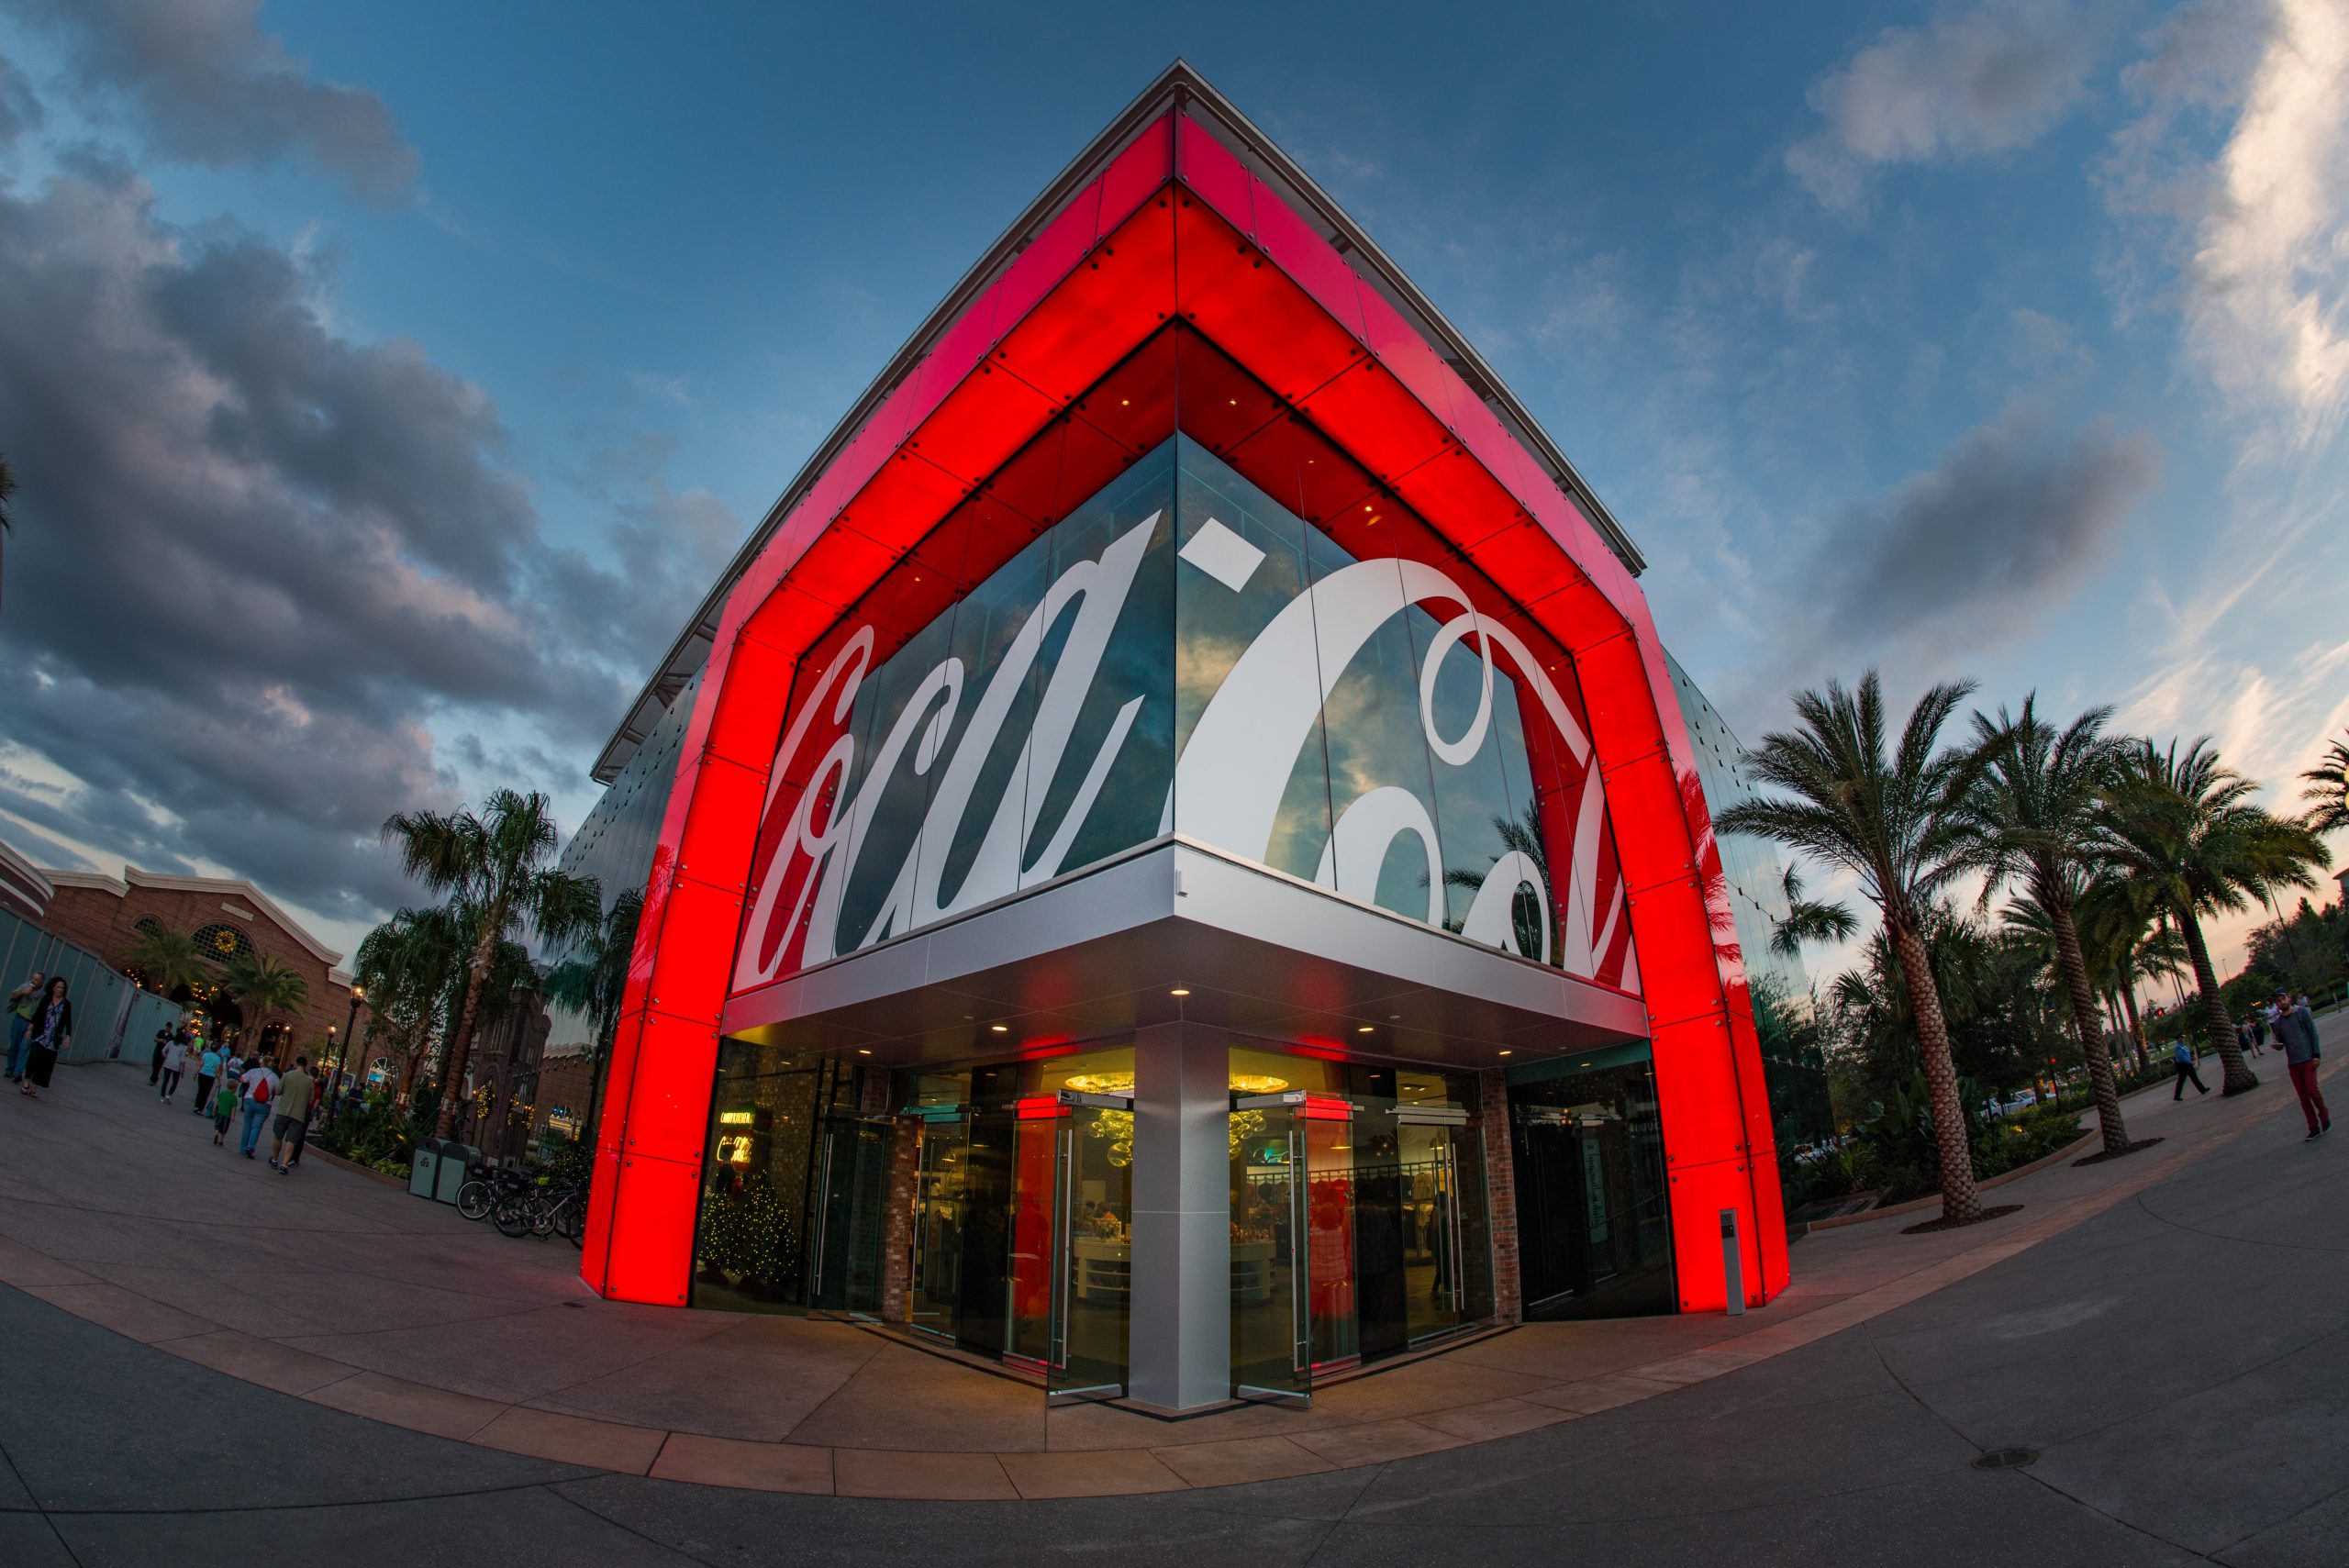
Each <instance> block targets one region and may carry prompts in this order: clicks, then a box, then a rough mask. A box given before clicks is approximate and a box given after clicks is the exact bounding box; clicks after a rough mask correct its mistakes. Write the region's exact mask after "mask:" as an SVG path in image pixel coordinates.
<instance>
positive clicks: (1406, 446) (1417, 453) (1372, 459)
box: [1298, 360, 1446, 484]
mask: <svg viewBox="0 0 2349 1568" xmlns="http://www.w3.org/2000/svg"><path fill="white" fill-rule="evenodd" d="M1298 406H1300V407H1302V408H1303V409H1304V410H1305V416H1306V417H1307V418H1308V419H1310V420H1312V421H1313V422H1314V423H1315V424H1317V425H1319V426H1320V427H1321V428H1322V429H1324V430H1326V431H1328V432H1329V433H1330V439H1332V440H1334V441H1336V442H1337V443H1338V444H1339V445H1340V446H1341V447H1344V448H1345V449H1346V450H1348V451H1351V452H1353V454H1354V456H1355V457H1356V458H1357V459H1360V460H1362V461H1364V462H1366V463H1367V464H1368V466H1369V468H1370V471H1371V474H1372V477H1374V478H1375V479H1377V480H1378V481H1379V482H1380V483H1381V484H1384V483H1386V481H1388V480H1390V479H1392V478H1393V477H1394V476H1396V475H1397V474H1400V473H1408V472H1410V471H1411V470H1412V469H1414V468H1417V467H1418V466H1419V464H1421V463H1423V462H1427V460H1428V459H1430V458H1431V457H1433V456H1434V455H1435V454H1436V453H1437V452H1439V451H1441V450H1442V449H1443V445H1444V441H1445V439H1446V438H1445V433H1444V428H1443V426H1442V424H1440V423H1439V422H1438V421H1437V420H1436V418H1435V417H1434V416H1433V415H1431V414H1430V413H1429V412H1428V411H1427V410H1426V409H1425V408H1422V407H1420V406H1419V405H1418V404H1417V403H1414V402H1413V401H1411V399H1410V398H1408V397H1407V396H1404V395H1402V388H1401V387H1400V386H1399V385H1398V384H1397V382H1396V380H1395V378H1394V376H1393V375H1391V374H1389V373H1388V372H1387V370H1386V367H1385V366H1384V365H1381V364H1378V363H1377V362H1376V361H1371V360H1361V361H1356V362H1355V365H1354V367H1353V369H1352V370H1350V371H1348V372H1347V373H1345V374H1343V375H1341V376H1338V377H1336V378H1334V379H1332V380H1330V382H1327V383H1325V384H1323V385H1321V386H1319V387H1317V388H1315V389H1314V390H1313V391H1312V392H1311V393H1308V395H1306V396H1305V397H1304V398H1302V399H1300V400H1299V404H1298Z"/></svg>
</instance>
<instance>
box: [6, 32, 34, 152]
mask: <svg viewBox="0 0 2349 1568" xmlns="http://www.w3.org/2000/svg"><path fill="white" fill-rule="evenodd" d="M39 124H40V105H39V102H38V101H37V100H36V99H35V98H34V97H33V95H32V89H31V88H30V87H28V86H27V85H26V83H25V73H24V72H21V71H19V70H17V68H16V66H15V65H14V64H13V63H11V62H10V61H9V59H8V57H7V56H6V55H5V54H0V157H5V156H6V153H7V151H8V150H9V149H10V148H12V147H14V146H15V145H16V144H17V140H18V139H19V138H21V137H22V136H23V135H24V134H25V132H27V131H28V130H30V129H32V128H34V127H35V126H38V125H39Z"/></svg>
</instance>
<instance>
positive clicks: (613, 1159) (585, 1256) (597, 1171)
mask: <svg viewBox="0 0 2349 1568" xmlns="http://www.w3.org/2000/svg"><path fill="white" fill-rule="evenodd" d="M619 1170H620V1157H619V1155H618V1154H617V1153H615V1152H613V1151H608V1150H601V1151H597V1153H596V1163H595V1168H594V1172H593V1173H592V1175H591V1177H590V1179H589V1181H588V1184H587V1225H586V1234H585V1237H584V1240H583V1241H582V1244H581V1248H580V1256H579V1275H580V1277H581V1278H582V1279H584V1280H585V1281H586V1282H587V1288H588V1289H590V1290H592V1291H595V1292H596V1294H597V1295H599V1296H600V1295H602V1294H603V1290H604V1283H605V1282H604V1266H605V1263H606V1262H607V1260H608V1259H609V1258H610V1256H611V1245H612V1198H613V1195H615V1194H617V1193H618V1191H619Z"/></svg>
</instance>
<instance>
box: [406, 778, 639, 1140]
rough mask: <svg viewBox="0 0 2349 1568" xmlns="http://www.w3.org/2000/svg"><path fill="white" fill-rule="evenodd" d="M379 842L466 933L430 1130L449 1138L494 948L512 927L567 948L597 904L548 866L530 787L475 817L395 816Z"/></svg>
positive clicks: (548, 851) (583, 887)
mask: <svg viewBox="0 0 2349 1568" xmlns="http://www.w3.org/2000/svg"><path fill="white" fill-rule="evenodd" d="M384 842H386V843H390V844H396V845H397V846H398V848H399V851H400V864H401V866H402V868H403V869H404V870H406V873H408V875H410V876H412V877H415V878H416V879H417V881H419V882H421V883H423V884H425V885H426V886H428V887H429V888H431V889H432V890H433V891H434V892H436V893H440V894H445V895H451V901H452V902H453V903H454V904H455V905H456V906H457V907H458V908H459V909H460V910H462V912H463V915H464V917H465V918H466V919H467V921H468V923H469V925H470V927H471V929H470V930H469V931H468V932H467V935H468V937H469V938H470V940H469V942H468V944H467V947H468V951H467V956H466V960H465V985H464V999H463V1001H462V1004H461V1005H460V1006H459V1008H458V1011H457V1027H456V1028H455V1029H453V1030H452V1031H451V1033H450V1036H449V1046H448V1055H447V1064H446V1066H445V1067H444V1068H443V1069H442V1072H441V1074H440V1083H441V1089H442V1093H441V1095H440V1115H439V1118H438V1121H439V1126H438V1127H437V1128H436V1129H435V1130H436V1132H437V1133H438V1135H439V1136H440V1137H442V1138H447V1137H448V1136H450V1134H451V1131H452V1130H453V1129H454V1128H455V1126H456V1117H457V1105H456V1096H455V1095H454V1094H453V1092H452V1091H453V1090H454V1089H455V1088H456V1086H457V1085H459V1084H462V1083H463V1081H464V1074H465V1058H466V1056H467V1055H468V1054H469V1053H470V1052H471V1051H472V1050H473V1033H474V1030H475V1029H478V1028H479V1027H480V1023H481V1008H482V995H483V993H484V991H485V990H486V989H487V988H488V985H489V980H490V972H491V970H492V969H493V968H494V967H495V964H496V962H497V957H498V946H499V944H500V943H502V942H505V941H507V940H509V939H510V937H511V935H512V934H513V933H514V932H515V931H517V930H529V931H533V932H535V933H536V934H537V936H538V937H539V939H540V940H541V941H543V942H551V943H552V942H564V941H569V940H572V939H573V938H574V937H577V936H580V935H583V934H584V933H585V932H586V931H587V930H589V929H592V928H593V927H594V925H595V923H596V920H597V919H599V918H600V917H602V914H603V905H602V900H601V898H600V896H599V895H598V894H597V891H596V883H595V880H594V879H593V878H591V877H577V876H572V875H570V874H569V873H564V872H561V871H557V870H555V869H554V868H553V867H551V866H550V865H548V864H546V863H545V862H547V861H548V860H550V859H551V857H552V856H553V854H554V848H555V826H554V816H553V810H552V807H551V805H550V804H549V802H548V800H547V797H546V796H545V795H543V794H540V792H538V791H536V790H533V791H532V792H531V793H530V794H529V795H521V794H518V793H517V792H516V791H514V790H510V789H501V790H498V791H496V792H495V793H494V794H492V795H490V797H489V798H488V799H487V800H486V801H484V803H483V806H482V811H481V815H479V816H478V817H477V816H475V815H474V814H473V813H472V812H470V811H463V810H459V811H453V812H439V811H402V812H395V814H393V816H392V817H389V818H388V819H386V820H385V821H384Z"/></svg>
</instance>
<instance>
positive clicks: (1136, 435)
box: [1061, 328, 1198, 506]
mask: <svg viewBox="0 0 2349 1568" xmlns="http://www.w3.org/2000/svg"><path fill="white" fill-rule="evenodd" d="M1178 336H1179V334H1178V333H1176V332H1175V329H1174V328H1163V329H1161V330H1160V331H1159V332H1157V333H1156V334H1155V335H1153V336H1152V338H1150V339H1148V340H1147V341H1146V342H1144V343H1143V344H1142V346H1141V348H1140V349H1137V350H1134V352H1133V353H1132V354H1131V355H1130V356H1128V358H1127V359H1126V361H1125V362H1124V363H1122V364H1120V365H1119V366H1118V368H1117V369H1116V370H1113V371H1111V372H1110V373H1108V375H1107V376H1105V377H1103V378H1102V379H1101V381H1100V382H1099V383H1098V384H1097V385H1095V386H1094V388H1093V389H1092V390H1091V391H1090V392H1087V393H1086V394H1085V395H1084V396H1082V397H1080V398H1078V399H1077V400H1076V403H1075V406H1074V408H1075V413H1076V417H1078V418H1079V419H1081V420H1083V421H1084V422H1085V424H1087V425H1090V426H1091V427H1093V428H1095V429H1097V430H1098V431H1100V432H1101V434H1103V435H1104V436H1106V437H1108V439H1111V440H1113V441H1115V442H1116V443H1117V444H1118V445H1119V447H1120V448H1121V449H1122V450H1125V451H1127V452H1129V453H1130V454H1132V455H1133V456H1136V457H1139V456H1141V454H1142V453H1144V452H1147V451H1149V450H1152V448H1154V447H1156V446H1157V445H1158V444H1159V443H1160V442H1161V441H1163V440H1164V439H1166V438H1167V437H1168V436H1169V435H1171V434H1173V433H1174V429H1175V403H1176V393H1175V389H1176V387H1177V386H1178V385H1180V384H1181V380H1182V378H1181V377H1180V375H1179V374H1178V373H1177V370H1178V364H1179V361H1178V358H1177V346H1176V339H1177V337H1178ZM1189 347H1191V348H1193V349H1195V350H1196V349H1197V347H1198V344H1197V339H1193V341H1192V342H1191V344H1190V345H1189ZM1061 493H1062V494H1063V495H1066V493H1067V486H1066V485H1063V486H1062V492H1061ZM1062 504H1063V506H1064V505H1066V504H1067V503H1066V502H1065V501H1063V503H1062Z"/></svg>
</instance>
